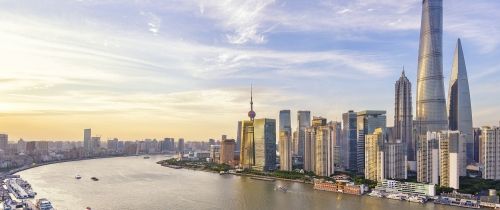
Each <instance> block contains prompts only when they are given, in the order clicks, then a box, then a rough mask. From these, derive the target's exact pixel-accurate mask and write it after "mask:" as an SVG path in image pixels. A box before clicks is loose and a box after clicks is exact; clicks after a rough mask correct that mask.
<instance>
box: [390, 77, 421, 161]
mask: <svg viewBox="0 0 500 210" xmlns="http://www.w3.org/2000/svg"><path fill="white" fill-rule="evenodd" d="M395 93H396V95H395V99H396V100H395V108H394V134H395V139H399V140H401V142H402V143H403V144H406V147H407V149H406V151H407V157H408V160H409V161H415V155H416V153H415V143H414V141H413V138H412V137H413V135H412V131H413V115H412V101H411V83H410V80H408V78H407V77H406V75H405V71H404V69H403V72H402V73H401V77H400V78H399V80H398V81H396V85H395Z"/></svg>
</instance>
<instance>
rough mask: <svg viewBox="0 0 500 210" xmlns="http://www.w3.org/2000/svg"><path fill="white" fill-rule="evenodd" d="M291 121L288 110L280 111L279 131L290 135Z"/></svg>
mask: <svg viewBox="0 0 500 210" xmlns="http://www.w3.org/2000/svg"><path fill="white" fill-rule="evenodd" d="M291 123H292V119H291V115H290V110H281V111H280V125H279V126H280V131H288V133H290V134H291V133H292V124H291Z"/></svg>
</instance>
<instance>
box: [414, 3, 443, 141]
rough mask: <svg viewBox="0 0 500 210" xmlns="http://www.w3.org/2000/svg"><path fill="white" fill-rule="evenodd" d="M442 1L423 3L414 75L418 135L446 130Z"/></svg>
mask: <svg viewBox="0 0 500 210" xmlns="http://www.w3.org/2000/svg"><path fill="white" fill-rule="evenodd" d="M442 39H443V0H423V2H422V22H421V28H420V47H419V55H418V73H417V110H416V111H417V112H416V113H417V117H416V120H417V123H418V125H417V129H418V133H419V134H420V135H421V134H425V133H426V132H427V131H441V130H446V129H447V128H448V119H447V116H446V114H447V113H446V101H445V95H444V82H443V51H442V48H443V40H442Z"/></svg>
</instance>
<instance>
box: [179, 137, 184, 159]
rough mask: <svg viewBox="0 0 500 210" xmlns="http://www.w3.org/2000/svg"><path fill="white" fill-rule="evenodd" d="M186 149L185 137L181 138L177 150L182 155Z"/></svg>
mask: <svg viewBox="0 0 500 210" xmlns="http://www.w3.org/2000/svg"><path fill="white" fill-rule="evenodd" d="M184 150H185V147H184V139H183V138H179V141H178V143H177V152H178V153H179V154H180V155H184Z"/></svg>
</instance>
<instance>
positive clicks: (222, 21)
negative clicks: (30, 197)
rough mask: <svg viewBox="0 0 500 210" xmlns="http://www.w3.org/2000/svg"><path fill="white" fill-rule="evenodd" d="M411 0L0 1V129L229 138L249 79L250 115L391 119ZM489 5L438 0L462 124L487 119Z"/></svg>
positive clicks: (492, 61) (410, 30)
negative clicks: (350, 114) (351, 113)
mask: <svg viewBox="0 0 500 210" xmlns="http://www.w3.org/2000/svg"><path fill="white" fill-rule="evenodd" d="M421 2H422V1H421V0H308V1H301V0H164V1H160V0H156V1H155V0H0V98H1V100H0V132H4V133H8V134H9V140H11V141H15V140H17V139H19V138H24V139H28V140H82V139H83V129H84V128H92V131H93V135H99V136H102V138H104V139H108V138H114V137H117V138H120V139H124V140H136V139H144V138H164V137H174V138H179V137H184V138H186V139H188V140H206V139H208V138H220V136H221V135H222V134H227V135H228V137H235V136H236V127H237V121H238V120H244V119H247V118H248V117H247V114H246V113H247V112H248V111H249V108H250V107H249V94H250V85H251V84H253V86H254V107H255V111H256V113H257V118H264V117H266V118H274V119H277V118H278V113H279V110H281V109H290V110H291V111H292V113H293V116H292V122H293V123H292V128H294V127H295V126H296V125H295V121H296V111H298V110H311V113H312V115H314V116H322V117H326V118H327V119H328V120H337V121H340V120H341V114H342V113H343V112H346V111H348V110H355V111H361V110H367V109H374V110H387V118H388V125H389V126H390V125H392V124H393V113H394V111H393V109H394V83H395V81H396V80H397V79H398V78H399V76H400V75H401V71H402V69H403V66H404V69H405V72H406V75H407V76H408V78H409V79H410V81H411V82H412V85H413V90H414V89H415V87H416V80H415V78H416V68H417V53H418V41H419V28H420V15H421ZM499 10H500V1H498V0H477V1H470V0H445V1H444V35H443V50H444V55H443V63H444V69H443V70H444V75H445V79H444V80H445V91H446V92H448V80H449V78H450V73H451V72H450V71H451V63H452V57H453V52H454V49H455V45H456V41H457V38H461V40H462V45H463V50H464V54H465V60H466V65H467V71H468V75H469V84H470V92H471V99H472V109H473V121H474V126H475V127H478V126H483V125H498V123H499V120H500V114H499V113H500V97H499V96H500V88H498V84H500V59H499V58H500V24H499V23H498V20H500V13H499V12H498V11H499ZM413 95H415V91H413ZM413 99H415V97H413ZM414 110H415V109H414Z"/></svg>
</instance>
